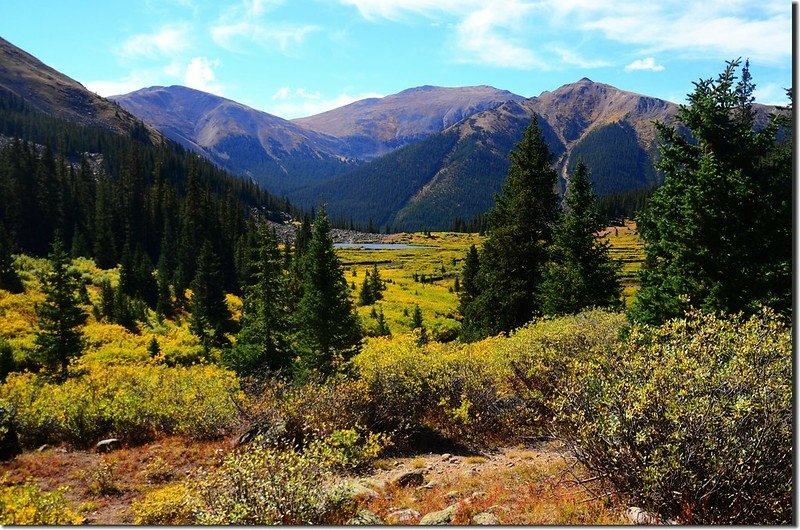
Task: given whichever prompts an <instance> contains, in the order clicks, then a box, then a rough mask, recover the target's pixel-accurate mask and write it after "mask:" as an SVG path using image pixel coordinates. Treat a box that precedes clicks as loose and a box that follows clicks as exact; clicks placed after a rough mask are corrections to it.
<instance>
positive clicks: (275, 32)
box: [211, 0, 322, 54]
mask: <svg viewBox="0 0 800 530" xmlns="http://www.w3.org/2000/svg"><path fill="white" fill-rule="evenodd" d="M282 3H283V0H242V2H241V3H238V4H234V5H232V6H230V7H229V8H228V9H227V10H226V11H225V12H224V13H223V14H222V15H221V16H220V18H219V19H218V20H217V22H216V24H214V25H213V26H212V27H211V38H212V40H213V41H214V42H215V43H216V44H217V45H218V46H221V47H223V48H225V49H226V50H229V51H233V52H238V51H243V50H246V49H247V46H248V44H251V43H255V44H257V45H259V46H262V47H264V48H274V47H277V48H278V49H279V50H280V51H281V52H282V53H284V54H289V53H291V52H292V50H294V49H295V48H296V47H297V46H298V45H300V44H302V43H303V42H304V41H305V39H306V37H307V36H308V35H309V34H311V33H313V32H315V31H319V30H320V29H322V28H320V27H319V26H317V25H314V24H293V23H287V22H280V21H275V20H265V19H264V15H265V14H266V13H269V12H270V11H273V10H274V9H275V8H276V7H277V6H279V5H281V4H282Z"/></svg>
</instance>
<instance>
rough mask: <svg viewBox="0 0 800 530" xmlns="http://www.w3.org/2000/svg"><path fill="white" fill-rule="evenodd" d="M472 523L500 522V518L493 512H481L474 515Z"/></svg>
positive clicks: (483, 524)
mask: <svg viewBox="0 0 800 530" xmlns="http://www.w3.org/2000/svg"><path fill="white" fill-rule="evenodd" d="M472 524H474V525H476V526H485V525H496V524H500V519H498V518H497V516H496V515H494V514H493V513H488V512H481V513H478V514H475V515H474V516H473V517H472Z"/></svg>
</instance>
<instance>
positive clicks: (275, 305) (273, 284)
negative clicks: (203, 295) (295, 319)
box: [224, 223, 292, 375]
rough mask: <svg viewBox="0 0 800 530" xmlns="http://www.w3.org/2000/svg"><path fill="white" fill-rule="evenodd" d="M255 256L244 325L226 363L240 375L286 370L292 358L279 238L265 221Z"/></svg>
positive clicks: (227, 354) (245, 301) (259, 235)
mask: <svg viewBox="0 0 800 530" xmlns="http://www.w3.org/2000/svg"><path fill="white" fill-rule="evenodd" d="M254 244H255V245H256V249H257V252H256V255H255V259H254V261H253V263H251V264H250V265H248V266H247V268H248V269H249V270H250V271H251V274H252V276H251V278H252V281H253V283H251V284H250V285H247V286H245V289H244V291H245V299H244V312H243V314H242V328H241V330H240V331H239V333H238V335H236V345H235V346H234V347H233V348H232V349H231V351H230V352H227V353H225V356H224V361H225V364H226V365H228V366H229V367H231V368H233V369H234V370H236V371H237V372H238V373H240V374H253V375H256V374H261V375H265V372H273V371H278V370H282V369H286V368H288V367H289V366H290V364H291V361H292V350H291V340H290V328H291V326H290V318H289V312H288V295H289V291H288V286H287V278H286V273H285V271H284V269H283V257H282V256H281V252H280V250H279V249H278V239H277V237H276V235H275V232H274V231H273V230H270V228H269V226H267V224H266V223H264V224H263V225H262V226H261V227H260V228H259V229H258V237H257V239H256V241H255V242H254Z"/></svg>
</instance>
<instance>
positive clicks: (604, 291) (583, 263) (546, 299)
mask: <svg viewBox="0 0 800 530" xmlns="http://www.w3.org/2000/svg"><path fill="white" fill-rule="evenodd" d="M564 210H565V211H564V213H563V215H562V216H561V220H560V222H559V223H558V226H557V228H556V230H555V235H554V236H553V244H552V246H551V247H550V260H549V261H548V262H547V264H546V265H545V268H544V272H543V275H542V284H541V286H540V289H539V300H540V302H541V309H542V312H543V313H544V314H549V315H561V314H571V313H578V312H580V311H581V310H582V309H585V308H589V307H612V308H616V307H619V304H620V295H621V290H620V284H619V278H618V277H617V273H618V272H619V269H620V263H619V262H618V261H616V260H612V259H611V257H610V256H609V254H608V248H609V243H608V242H607V241H601V240H599V239H598V238H597V235H596V234H597V232H598V231H600V230H602V228H603V226H604V223H603V219H602V217H601V216H600V212H599V210H598V208H597V197H596V196H595V194H594V192H593V191H592V184H591V182H590V181H589V172H588V170H587V169H586V166H585V165H584V164H583V163H582V162H579V163H578V166H577V167H576V168H575V171H574V172H573V173H572V175H571V176H570V181H569V186H568V187H567V192H566V194H565V195H564Z"/></svg>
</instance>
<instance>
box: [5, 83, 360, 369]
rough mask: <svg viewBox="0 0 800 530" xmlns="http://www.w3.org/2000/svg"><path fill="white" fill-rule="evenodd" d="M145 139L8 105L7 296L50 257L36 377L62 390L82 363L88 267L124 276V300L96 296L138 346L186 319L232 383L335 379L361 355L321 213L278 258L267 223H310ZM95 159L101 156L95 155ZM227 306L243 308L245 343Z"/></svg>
mask: <svg viewBox="0 0 800 530" xmlns="http://www.w3.org/2000/svg"><path fill="white" fill-rule="evenodd" d="M146 133H147V131H146V130H144V132H143V133H142V134H140V135H138V137H137V138H134V137H133V136H131V137H124V136H120V135H117V134H113V133H110V132H106V131H102V130H99V129H94V128H86V127H82V126H79V125H75V124H73V123H70V122H66V121H62V120H58V119H55V118H52V117H50V116H46V115H43V114H40V113H38V112H36V111H34V110H32V109H30V108H28V107H27V106H26V105H25V103H24V102H23V101H22V100H20V99H18V98H16V97H15V96H13V95H10V94H6V93H4V92H0V288H3V289H7V290H9V291H12V292H21V291H22V289H23V286H22V282H21V281H20V279H19V277H18V276H17V274H16V271H15V270H14V266H13V259H12V254H14V253H26V254H31V255H34V256H48V258H49V261H50V268H49V272H47V273H46V274H45V276H43V277H42V284H43V289H44V291H45V296H46V301H45V302H44V303H43V304H40V306H38V307H37V316H38V319H39V322H40V328H41V330H40V332H39V333H38V334H37V339H36V340H37V345H38V347H39V348H38V349H39V352H40V361H41V365H42V366H44V367H45V368H47V369H48V370H50V371H52V372H53V373H56V372H59V371H60V373H61V374H62V376H63V375H64V373H65V369H66V368H65V367H66V366H67V364H68V361H69V359H70V358H71V357H74V356H77V355H80V353H81V351H82V341H81V339H80V331H79V330H78V329H77V328H79V326H80V325H81V324H82V323H83V322H85V319H86V315H85V313H84V312H83V311H82V310H81V309H80V307H79V305H80V304H81V303H88V297H87V296H86V290H85V286H84V285H83V284H81V283H80V282H78V280H77V278H76V277H75V273H74V269H72V268H71V266H70V265H69V262H70V259H71V258H74V257H81V256H82V257H88V258H93V259H94V260H95V262H96V264H97V265H98V266H99V267H101V268H112V267H115V266H119V268H120V271H119V272H120V275H119V277H120V281H119V285H118V286H117V287H112V285H111V284H110V283H108V282H104V283H103V284H102V285H101V286H100V300H99V303H97V304H96V306H95V316H96V317H97V318H98V320H101V319H104V320H106V321H109V322H115V323H119V324H121V325H123V326H125V327H127V328H129V329H130V330H132V331H134V332H136V331H139V330H138V326H139V325H140V322H142V321H145V320H146V319H147V317H148V311H149V310H153V311H155V313H156V316H157V318H159V319H162V318H165V317H166V318H170V317H177V316H180V315H182V314H184V313H188V316H189V329H190V331H191V332H192V333H193V334H195V335H196V336H197V337H198V339H199V342H200V344H201V345H202V346H203V349H204V350H205V351H206V352H207V353H208V352H210V351H211V349H216V350H217V351H223V352H224V354H223V360H224V361H225V362H226V363H228V364H230V366H231V367H232V368H235V369H237V371H241V372H243V373H247V372H252V371H253V370H254V369H256V368H257V369H258V370H261V371H267V372H271V371H276V370H281V369H287V368H289V367H292V368H293V369H296V370H298V371H299V372H303V371H307V370H310V369H315V370H319V371H321V372H323V373H327V372H330V371H331V370H333V369H334V368H335V367H336V366H337V363H338V362H339V361H340V360H342V359H344V358H346V357H347V356H348V355H350V354H352V353H353V351H355V347H356V346H357V344H358V342H359V340H360V339H361V336H362V335H361V327H360V322H359V320H358V317H357V315H356V313H355V311H354V308H353V306H352V304H351V303H350V300H349V288H348V286H347V284H346V282H345V280H344V276H343V274H342V271H341V268H340V266H339V262H338V259H337V258H336V255H335V253H334V249H333V241H332V239H331V235H330V223H329V221H328V219H327V215H326V213H325V211H324V208H322V209H320V212H319V214H318V215H317V218H316V219H315V222H314V223H313V225H312V223H311V219H310V217H309V216H308V215H305V216H304V217H303V223H302V226H301V229H300V230H299V232H298V236H297V241H296V244H295V246H294V248H292V247H291V245H288V244H285V245H284V248H285V250H284V252H283V253H281V252H280V251H279V250H278V248H279V247H278V244H279V242H278V241H277V238H276V236H275V235H274V233H271V232H270V231H269V230H268V228H267V226H268V225H267V223H266V222H265V221H266V220H267V219H270V218H271V217H273V216H275V217H276V220H277V219H278V218H279V217H281V216H282V215H283V214H284V213H286V212H290V213H291V214H293V215H295V216H299V215H301V214H302V212H299V211H297V210H295V209H294V208H293V207H292V206H291V205H290V204H289V203H288V201H286V200H278V199H276V198H274V197H272V196H270V195H269V194H267V193H265V192H263V191H261V190H259V189H258V188H257V187H256V186H255V185H254V184H252V183H247V182H245V181H242V180H239V179H235V178H233V177H230V176H228V175H227V174H226V173H224V172H222V171H220V170H218V169H217V168H215V167H214V166H212V165H211V164H210V163H208V162H206V161H204V160H202V159H201V158H200V157H198V156H196V155H193V154H190V153H188V152H186V151H184V150H183V149H181V148H180V147H179V146H177V145H175V144H172V143H167V144H165V145H152V143H150V140H149V137H148V135H147V134H146ZM17 135H19V136H23V135H24V136H25V138H26V140H21V139H19V138H18V136H17ZM66 138H69V139H70V140H69V141H62V139H66ZM38 142H43V143H42V144H39V143H38ZM94 149H96V150H97V151H99V153H100V156H89V155H87V154H86V152H87V151H91V150H94ZM93 152H95V151H93ZM312 226H313V228H312ZM281 243H286V242H281ZM81 293H83V294H82V295H81ZM189 293H191V297H188V296H186V295H187V294H189ZM226 293H235V294H240V293H241V294H244V298H245V307H244V316H243V321H242V326H241V329H237V327H235V326H234V325H233V323H232V321H231V315H230V313H229V310H228V306H227V303H226V300H225V296H226ZM290 317H291V318H290ZM237 333H238V337H237V338H238V339H239V340H237V341H236V347H235V348H231V347H230V346H231V344H230V341H229V337H232V336H234V335H236V334H237ZM152 349H153V351H155V352H157V351H158V344H157V343H156V344H155V345H152Z"/></svg>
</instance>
